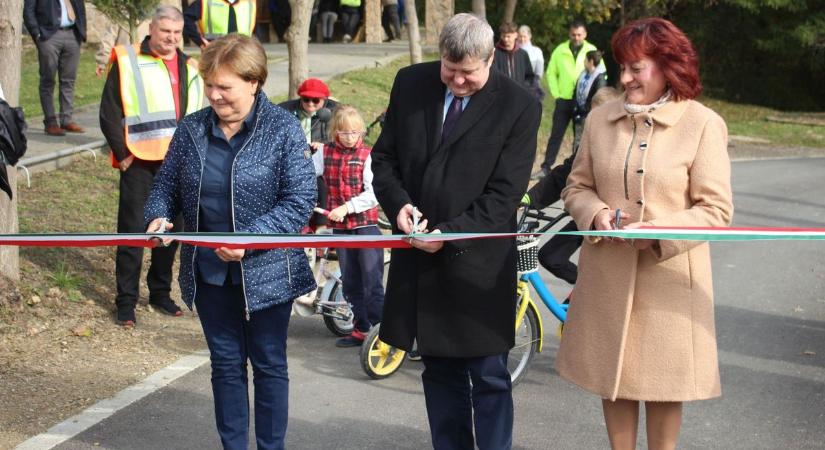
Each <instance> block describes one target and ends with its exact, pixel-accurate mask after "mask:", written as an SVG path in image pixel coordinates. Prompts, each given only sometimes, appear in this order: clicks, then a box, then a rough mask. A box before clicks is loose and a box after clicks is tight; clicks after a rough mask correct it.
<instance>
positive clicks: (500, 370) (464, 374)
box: [421, 352, 513, 450]
mask: <svg viewBox="0 0 825 450" xmlns="http://www.w3.org/2000/svg"><path fill="white" fill-rule="evenodd" d="M507 353H508V352H504V353H502V354H500V355H493V356H482V357H478V358H441V357H434V356H426V355H422V357H421V360H422V361H423V362H424V372H423V373H422V374H421V380H422V381H423V384H424V399H425V401H426V403H427V418H428V419H429V422H430V433H431V434H432V440H433V448H434V449H435V450H465V449H466V450H472V449H474V448H476V447H474V446H473V429H475V444H476V446H477V448H478V449H479V450H487V449H490V450H493V449H494V450H508V449H510V448H511V447H512V445H513V395H512V394H513V393H512V388H513V386H512V383H511V382H510V372H509V371H508V370H507Z"/></svg>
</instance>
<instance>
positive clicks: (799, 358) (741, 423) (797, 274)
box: [58, 158, 825, 449]
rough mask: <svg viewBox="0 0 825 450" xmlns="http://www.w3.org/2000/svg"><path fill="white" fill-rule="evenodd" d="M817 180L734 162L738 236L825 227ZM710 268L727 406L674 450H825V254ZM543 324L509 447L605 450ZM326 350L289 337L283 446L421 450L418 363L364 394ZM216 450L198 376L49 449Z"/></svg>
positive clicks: (695, 425) (424, 431)
mask: <svg viewBox="0 0 825 450" xmlns="http://www.w3.org/2000/svg"><path fill="white" fill-rule="evenodd" d="M824 173H825V159H823V158H820V159H789V160H770V161H750V162H737V163H735V164H734V195H735V205H736V213H735V218H736V219H735V225H739V226H748V225H754V226H755V225H760V226H801V227H825V177H824V176H823V174H824ZM713 258H714V278H715V287H716V301H717V308H716V311H717V333H718V338H719V354H720V364H721V371H722V389H723V395H722V397H721V398H719V399H715V400H710V401H704V402H698V403H692V404H688V405H686V408H685V415H684V425H683V429H682V435H681V440H680V448H685V449H694V448H696V449H699V448H702V449H704V448H719V449H813V448H820V449H821V448H825V242H764V243H724V244H719V243H716V244H714V245H713ZM551 289H552V290H554V292H556V293H558V294H559V295H566V293H567V291H568V290H569V287H568V286H566V285H565V284H564V283H562V282H558V281H556V280H553V281H552V282H551ZM545 313H546V311H545ZM545 324H546V325H545V326H546V335H547V337H548V339H549V341H550V345H548V346H547V347H546V349H545V352H544V353H542V354H541V355H539V357H538V358H537V359H536V360H535V361H534V362H533V364H532V366H531V367H530V371H529V373H528V374H527V378H526V380H525V381H523V382H522V383H521V384H520V385H519V386H518V387H517V388H516V391H515V403H516V427H515V448H519V449H547V448H553V449H591V448H593V449H602V448H608V443H607V438H606V434H605V431H604V425H603V420H602V417H601V409H600V400H599V399H598V398H596V397H595V396H593V395H591V394H588V393H585V392H583V391H580V390H579V389H577V388H576V387H574V386H572V385H570V384H569V383H567V382H564V381H562V380H561V379H560V378H559V377H558V375H557V374H556V373H555V371H554V370H553V368H552V365H553V358H554V355H555V350H556V344H557V341H556V339H555V337H554V336H553V335H552V334H553V332H554V329H555V321H554V320H553V319H552V318H551V317H550V316H549V313H547V314H545ZM333 342H334V338H333V337H332V335H331V334H330V333H329V332H328V331H327V330H326V329H325V328H324V325H323V323H322V322H321V321H320V319H319V318H317V317H314V318H300V317H295V318H294V319H293V321H292V323H291V324H290V340H289V355H290V361H289V363H290V378H291V387H290V423H289V432H288V437H287V444H288V447H289V448H293V449H333V448H334V449H424V448H428V447H429V445H430V444H429V432H428V428H427V423H426V415H425V409H424V399H423V394H422V392H421V385H420V371H421V366H420V363H415V362H409V361H408V362H407V363H406V364H405V365H404V367H402V369H401V370H400V371H399V372H398V373H396V374H395V375H394V376H393V377H391V378H389V379H386V380H381V381H371V380H368V379H367V377H366V375H365V374H364V373H363V372H362V371H361V368H360V366H359V362H358V358H357V351H356V350H354V349H338V348H335V347H334V345H333ZM643 434H644V433H642V435H643ZM252 442H254V439H252ZM643 446H644V441H643V440H642V442H641V443H640V447H641V448H643ZM219 447H220V444H219V441H218V438H217V434H216V432H215V430H214V424H213V418H212V399H211V389H210V384H209V367H208V364H207V365H204V366H202V367H200V368H199V369H197V370H195V371H193V372H192V373H190V374H188V375H186V376H184V377H182V378H180V379H178V380H177V381H175V382H173V383H172V384H170V385H169V386H167V387H166V388H164V389H162V390H160V391H158V392H155V393H153V394H151V395H149V396H147V397H146V398H144V399H142V400H140V401H138V402H137V403H135V404H133V405H132V406H130V407H127V408H125V409H124V410H122V411H120V412H118V413H116V414H115V415H113V416H112V417H110V418H109V419H106V420H104V421H103V422H101V423H99V424H97V425H95V426H93V427H92V428H90V429H88V430H87V431H85V432H83V433H81V434H79V435H78V436H76V437H75V438H73V439H71V440H70V441H68V442H66V443H64V444H62V445H61V446H59V447H58V448H61V449H81V448H112V449H145V448H176V449H211V448H219Z"/></svg>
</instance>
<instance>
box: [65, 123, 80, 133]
mask: <svg viewBox="0 0 825 450" xmlns="http://www.w3.org/2000/svg"><path fill="white" fill-rule="evenodd" d="M60 128H63V129H64V130H66V131H68V132H69V133H85V132H86V130H84V129H83V127H81V126H80V125H78V124H77V123H76V122H69V123H67V124H65V125H63V126H61V127H60Z"/></svg>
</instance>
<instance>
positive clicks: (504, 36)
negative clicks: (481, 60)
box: [493, 22, 543, 99]
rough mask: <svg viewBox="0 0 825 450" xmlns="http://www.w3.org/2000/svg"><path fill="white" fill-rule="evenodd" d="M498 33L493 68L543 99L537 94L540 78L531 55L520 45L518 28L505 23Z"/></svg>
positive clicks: (510, 23)
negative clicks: (535, 71)
mask: <svg viewBox="0 0 825 450" xmlns="http://www.w3.org/2000/svg"><path fill="white" fill-rule="evenodd" d="M498 32H499V41H498V44H496V52H495V58H493V67H494V68H495V69H496V70H498V71H500V72H501V73H503V74H504V75H507V76H508V77H509V78H511V79H512V80H513V81H515V82H516V83H518V84H520V85H521V86H522V87H523V88H525V89H527V90H528V91H530V92H531V93H533V95H536V97H537V98H539V99H541V96H540V95H539V94H538V93H537V92H536V89H537V88H538V78H537V77H536V74H535V73H534V72H533V63H532V62H530V55H528V54H527V52H526V51H524V50H522V49H521V48H519V45H518V26H516V24H514V23H512V22H504V23H502V24H501V26H500V27H498ZM539 91H541V89H539ZM542 95H543V93H542Z"/></svg>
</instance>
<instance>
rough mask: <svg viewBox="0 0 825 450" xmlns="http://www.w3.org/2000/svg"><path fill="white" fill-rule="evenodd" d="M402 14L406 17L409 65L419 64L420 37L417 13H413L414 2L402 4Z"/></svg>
mask: <svg viewBox="0 0 825 450" xmlns="http://www.w3.org/2000/svg"><path fill="white" fill-rule="evenodd" d="M404 8H405V9H404V12H405V13H406V15H407V32H408V33H409V35H408V38H409V41H410V64H418V63H420V62H421V60H422V58H421V35H420V34H419V32H418V13H417V12H416V11H415V0H407V1H406V2H404Z"/></svg>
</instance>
